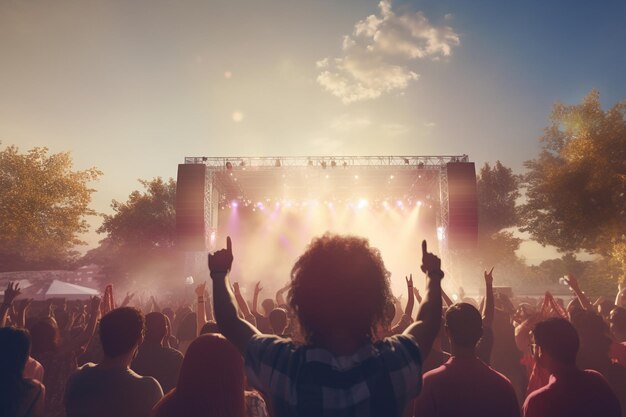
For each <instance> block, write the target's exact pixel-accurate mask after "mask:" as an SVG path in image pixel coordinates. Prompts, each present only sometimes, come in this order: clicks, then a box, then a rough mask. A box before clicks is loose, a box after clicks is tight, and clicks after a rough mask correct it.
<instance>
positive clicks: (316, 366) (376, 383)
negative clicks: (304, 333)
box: [246, 335, 422, 417]
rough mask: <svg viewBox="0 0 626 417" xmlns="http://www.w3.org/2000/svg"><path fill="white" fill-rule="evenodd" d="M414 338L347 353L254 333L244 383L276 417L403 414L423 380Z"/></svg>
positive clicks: (402, 337) (395, 338)
mask: <svg viewBox="0 0 626 417" xmlns="http://www.w3.org/2000/svg"><path fill="white" fill-rule="evenodd" d="M421 367H422V359H421V354H420V350H419V347H418V345H417V342H416V341H415V339H413V337H411V336H406V335H399V336H393V337H388V338H386V339H383V340H382V341H379V342H375V343H372V344H367V345H364V346H363V347H362V348H361V349H359V350H358V351H357V352H356V353H354V354H353V355H352V356H342V357H337V356H334V355H333V354H331V353H330V352H329V351H327V350H325V349H320V348H316V347H311V346H300V345H296V344H295V343H293V342H292V341H291V340H286V339H281V338H279V337H276V336H265V335H264V336H254V337H253V338H252V339H251V340H250V342H249V344H248V347H247V351H246V372H247V374H248V381H249V383H250V384H251V385H252V386H254V387H255V388H257V389H258V390H260V391H262V392H264V393H265V394H266V395H267V396H268V397H269V398H270V399H271V403H272V407H273V410H274V414H275V415H276V417H286V416H300V417H306V416H311V417H339V416H350V417H374V416H384V417H393V416H402V415H403V413H404V411H405V408H406V407H407V405H408V404H409V402H410V401H411V400H412V399H413V398H415V397H416V396H417V395H418V394H419V392H420V389H421V384H422V374H421Z"/></svg>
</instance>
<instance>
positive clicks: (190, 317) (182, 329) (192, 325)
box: [176, 313, 198, 342]
mask: <svg viewBox="0 0 626 417" xmlns="http://www.w3.org/2000/svg"><path fill="white" fill-rule="evenodd" d="M197 326H198V323H197V320H196V313H189V314H187V315H186V316H185V318H184V319H183V320H182V321H181V323H180V326H179V327H178V333H177V334H176V337H177V338H178V340H180V341H181V342H184V341H189V340H193V339H195V338H196V330H197Z"/></svg>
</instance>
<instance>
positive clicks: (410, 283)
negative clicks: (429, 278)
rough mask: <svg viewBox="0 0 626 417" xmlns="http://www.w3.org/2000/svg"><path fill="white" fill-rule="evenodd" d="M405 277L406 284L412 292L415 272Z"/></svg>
mask: <svg viewBox="0 0 626 417" xmlns="http://www.w3.org/2000/svg"><path fill="white" fill-rule="evenodd" d="M404 279H405V280H406V286H407V287H408V288H409V293H410V291H411V289H412V288H413V274H410V275H409V276H408V277H406V276H405V277H404Z"/></svg>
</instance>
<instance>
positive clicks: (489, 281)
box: [483, 266, 494, 285]
mask: <svg viewBox="0 0 626 417" xmlns="http://www.w3.org/2000/svg"><path fill="white" fill-rule="evenodd" d="M493 268H494V267H493V266H492V267H491V270H490V271H489V272H487V271H485V272H484V273H483V275H484V277H485V284H487V285H493Z"/></svg>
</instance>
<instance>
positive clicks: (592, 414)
mask: <svg viewBox="0 0 626 417" xmlns="http://www.w3.org/2000/svg"><path fill="white" fill-rule="evenodd" d="M621 415H622V413H621V409H620V405H619V401H618V400H617V397H616V396H615V394H614V393H613V391H612V390H611V387H609V384H608V382H606V379H604V377H603V376H602V375H600V374H599V373H598V372H596V371H592V370H590V369H588V370H586V371H581V370H579V369H576V370H573V371H572V372H571V373H568V374H567V375H560V376H559V377H555V376H554V375H551V376H550V382H549V383H548V385H546V386H545V387H543V388H539V389H538V390H536V391H533V392H532V393H531V394H530V395H529V396H528V398H526V401H525V402H524V417H600V416H602V417H620V416H621Z"/></svg>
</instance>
